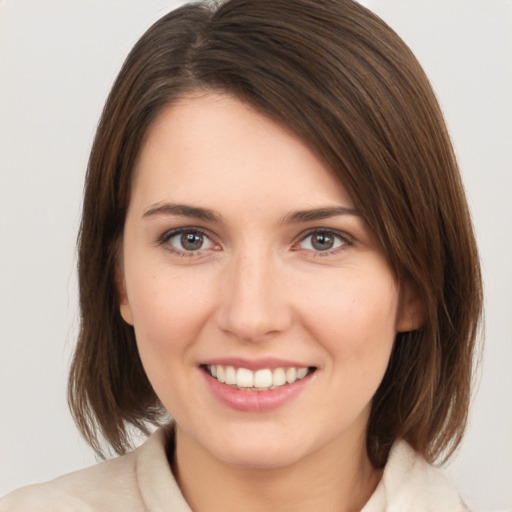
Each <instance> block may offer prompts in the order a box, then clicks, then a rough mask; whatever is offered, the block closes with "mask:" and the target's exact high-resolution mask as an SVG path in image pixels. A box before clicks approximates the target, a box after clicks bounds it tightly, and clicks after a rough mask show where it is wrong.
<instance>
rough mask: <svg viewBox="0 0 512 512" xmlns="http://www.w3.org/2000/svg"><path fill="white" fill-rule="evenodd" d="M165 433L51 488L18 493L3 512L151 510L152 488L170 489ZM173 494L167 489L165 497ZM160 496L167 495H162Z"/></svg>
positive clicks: (0, 507) (2, 506) (52, 483)
mask: <svg viewBox="0 0 512 512" xmlns="http://www.w3.org/2000/svg"><path fill="white" fill-rule="evenodd" d="M165 438H166V435H165V432H164V431H163V430H159V431H157V432H155V433H154V434H153V435H152V436H151V437H150V438H149V439H148V440H147V441H146V442H145V443H144V444H143V445H142V446H140V447H139V448H137V449H136V450H134V451H133V452H131V453H129V454H127V455H124V456H122V457H117V458H114V459H111V460H108V461H106V462H102V463H100V464H97V465H95V466H91V467H89V468H86V469H82V470H79V471H76V472H73V473H69V474H67V475H64V476H62V477H60V478H57V479H55V480H52V481H50V482H46V483H42V484H36V485H30V486H27V487H23V488H21V489H18V490H16V491H14V492H12V493H10V494H8V495H7V496H5V497H4V498H3V499H2V500H0V512H49V511H50V510H51V511H52V512H93V511H99V510H101V511H103V510H108V511H109V512H118V511H119V512H121V511H123V512H125V511H128V510H129V511H130V512H136V511H138V510H141V511H143V510H147V509H148V507H147V506H146V504H145V497H144V494H148V495H150V499H151V500H152V499H154V498H155V496H153V494H154V493H153V489H151V486H152V485H157V486H158V485H159V482H160V481H161V482H163V483H164V486H165V485H168V486H171V493H172V492H173V489H172V485H173V483H174V478H173V476H172V472H171V469H170V467H169V464H168V462H167V457H166V455H165V442H166V441H165ZM168 491H169V489H167V492H168ZM160 492H164V493H165V492H166V489H165V488H164V489H161V490H160Z"/></svg>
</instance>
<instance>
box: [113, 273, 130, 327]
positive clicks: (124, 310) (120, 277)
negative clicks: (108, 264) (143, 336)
mask: <svg viewBox="0 0 512 512" xmlns="http://www.w3.org/2000/svg"><path fill="white" fill-rule="evenodd" d="M115 284H116V289H117V297H118V300H119V312H120V313H121V317H122V318H123V320H124V321H125V322H126V323H127V324H130V325H133V315H132V309H131V307H130V303H129V301H128V294H127V293H126V283H125V279H124V272H123V269H122V268H120V265H119V264H118V265H117V266H116V271H115Z"/></svg>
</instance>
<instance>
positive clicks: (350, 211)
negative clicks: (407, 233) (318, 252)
mask: <svg viewBox="0 0 512 512" xmlns="http://www.w3.org/2000/svg"><path fill="white" fill-rule="evenodd" d="M160 215H162V216H166V215H173V216H180V217H188V218H191V219H196V220H202V221H208V222H219V223H220V222H222V215H220V214H219V213H217V212H216V211H214V210H210V209H209V208H201V207H199V206H190V205H187V204H173V203H162V204H155V205H153V206H151V207H150V208H148V209H147V210H146V211H145V212H144V214H143V215H142V217H143V218H148V217H153V216H160ZM340 215H354V216H360V215H361V214H360V213H359V212H358V211H357V210H356V209H354V208H347V207H345V206H330V207H323V208H314V209H311V210H298V211H295V212H290V213H288V214H286V215H285V216H284V217H283V218H282V219H281V223H282V224H299V223H301V222H313V221H317V220H323V219H329V218H331V217H338V216H340Z"/></svg>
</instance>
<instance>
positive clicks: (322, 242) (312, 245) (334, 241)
mask: <svg viewBox="0 0 512 512" xmlns="http://www.w3.org/2000/svg"><path fill="white" fill-rule="evenodd" d="M347 243H348V242H347V240H346V238H345V237H343V236H342V235H340V234H338V233H335V232H333V231H328V230H317V231H312V232H310V233H308V234H307V235H306V236H305V237H304V238H303V239H302V240H301V241H300V242H299V244H298V247H299V248H300V249H305V250H307V251H314V252H332V251H335V250H336V249H339V248H341V247H343V246H344V245H346V244H347Z"/></svg>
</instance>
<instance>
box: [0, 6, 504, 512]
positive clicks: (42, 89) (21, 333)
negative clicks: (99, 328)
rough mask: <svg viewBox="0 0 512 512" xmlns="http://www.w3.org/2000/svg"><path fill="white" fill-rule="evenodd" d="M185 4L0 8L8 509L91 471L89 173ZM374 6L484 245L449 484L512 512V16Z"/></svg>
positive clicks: (1, 351) (0, 380)
mask: <svg viewBox="0 0 512 512" xmlns="http://www.w3.org/2000/svg"><path fill="white" fill-rule="evenodd" d="M180 3H182V2H180V1H172V0H107V1H106V0H88V1H87V2H83V1H77V0H45V1H42V0H0V418H1V421H0V495H2V494H4V493H6V492H8V491H10V490H11V489H13V488H15V487H18V486H21V485H24V484H28V483H31V482H37V481H42V480H46V479H50V478H53V477H55V476H57V475H60V474H62V473H65V472H68V471H71V470H73V469H77V468H79V467H82V466H84V465H88V464H91V463H93V462H95V459H94V457H93V456H92V454H91V452H90V450H89V449H88V448H87V447H86V446H85V445H84V443H83V442H82V441H81V440H80V438H79V435H78V434H77V432H76V430H75V428H74V425H73V424H72V422H71V419H70V416H69V413H68V411H67V406H66V401H65V382H66V373H67V367H68V363H69V358H70V354H71V350H72V346H73V343H74V337H75V333H76V323H77V307H76V302H77V301H76V284H75V273H74V267H75V253H74V247H75V237H76V231H77V227H78V222H79V210H80V203H81V194H82V182H83V176H84V170H85V166H86V161H87V156H88V152H89V149H90V145H91V142H92V137H93V134H94V131H95V126H96V123H97V120H98V117H99V114H100V111H101V108H102V106H103V102H104V100H105V98H106V95H107V93H108V90H109V87H110V85H111V83H112V81H113V79H114V78H115V75H116V73H117V71H118V70H119V67H120V65H121V63H122V61H123V60H124V57H125V55H126V54H127V52H128V51H129V49H130V48H131V46H132V45H133V44H134V43H135V41H136V40H137V39H138V37H139V36H140V35H141V34H142V32H143V31H144V30H145V29H146V28H147V27H148V26H149V25H150V23H152V22H153V21H154V20H156V19H157V18H158V17H160V16H161V15H163V14H164V13H165V12H167V11H168V10H170V9H171V8H173V7H175V6H176V5H178V4H180ZM362 3H364V4H365V5H367V6H368V7H370V8H372V9H373V10H374V11H375V12H377V13H378V14H379V15H380V16H381V17H383V18H384V19H385V20H386V21H388V23H389V24H390V25H391V26H393V27H394V28H395V29H396V30H397V32H398V33H399V34H400V35H401V36H402V37H403V38H404V39H405V41H406V42H407V43H408V44H409V45H410V46H411V48H412V49H413V51H414V52H415V53H416V55H417V57H418V58H419V60H420V62H421V63H422V64H423V66H424V67H425V69H426V71H427V74H428V75H429V76H430V78H431V80H432V82H433V85H434V88H435V89H436V91H437V94H438V96H439V99H440V102H441V105H442V107H443V109H444V111H445V114H446V117H447V121H448V125H449V128H450V130H451V132H452V136H453V141H454V144H455V148H456V151H457V155H458V157H459V161H460V165H461V168H462V173H463V177H464V180H465V183H466V186H467V192H468V196H469V201H470V205H471V209H472V211H473V215H474V222H475V227H476V231H477V235H478V240H479V243H480V250H481V255H482V260H483V267H484V277H485V284H486V310H487V312H486V346H485V352H484V357H483V361H482V364H481V374H482V378H481V381H480V386H479V390H478V393H477V394H476V396H475V400H474V406H473V410H472V415H471V423H470V427H469V430H468V434H467V437H466V440H465V442H464V444H463V447H462V449H461V450H460V452H459V454H458V456H457V458H456V459H455V460H454V462H453V463H452V464H451V465H450V466H449V467H448V471H449V472H450V473H451V474H452V476H453V478H454V479H455V480H456V482H457V484H458V486H459V488H460V490H461V492H462V494H463V495H464V496H465V498H466V500H467V501H468V502H469V503H470V504H472V505H473V506H474V507H475V509H477V510H498V509H501V510H505V509H507V510H512V485H511V483H512V375H511V373H512V372H511V363H512V321H511V318H512V172H511V170H512V169H511V164H512V121H511V120H512V98H511V91H512V51H511V50H512V2H511V1H510V0H366V1H362Z"/></svg>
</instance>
